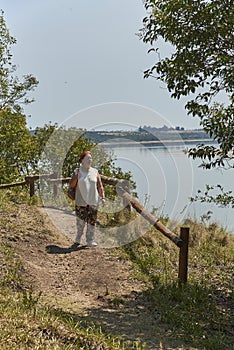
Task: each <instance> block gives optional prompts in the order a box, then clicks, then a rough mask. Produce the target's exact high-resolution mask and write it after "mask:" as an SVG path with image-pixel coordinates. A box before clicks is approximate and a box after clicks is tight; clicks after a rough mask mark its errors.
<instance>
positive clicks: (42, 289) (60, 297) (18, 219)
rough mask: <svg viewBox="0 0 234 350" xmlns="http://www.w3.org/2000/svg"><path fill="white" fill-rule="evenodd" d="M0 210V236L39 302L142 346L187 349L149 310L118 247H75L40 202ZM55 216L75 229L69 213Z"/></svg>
mask: <svg viewBox="0 0 234 350" xmlns="http://www.w3.org/2000/svg"><path fill="white" fill-rule="evenodd" d="M0 216H1V232H0V239H1V241H7V242H8V243H9V242H10V244H11V245H12V246H13V247H14V249H15V251H16V254H17V256H18V257H20V259H21V261H22V263H23V266H24V269H23V272H22V273H23V275H24V278H25V279H26V281H27V284H28V286H29V287H30V286H32V288H33V291H35V292H36V293H42V295H41V302H42V303H46V304H47V305H50V306H51V307H54V308H59V309H62V310H64V311H65V312H69V313H71V314H72V315H76V317H77V318H78V319H80V320H82V321H87V322H88V323H89V322H94V324H95V325H100V326H101V328H102V330H103V331H104V332H107V333H111V334H113V335H116V336H122V337H124V338H125V339H127V340H137V339H139V340H140V341H141V342H142V344H143V343H146V349H150V350H153V349H177V350H178V349H186V347H184V346H183V345H182V344H178V343H176V342H175V341H173V339H171V337H170V334H169V332H170V331H169V330H168V329H167V328H166V326H164V325H163V324H161V323H160V320H159V319H156V318H154V316H153V315H152V314H151V312H150V303H149V301H147V300H146V299H145V298H144V297H143V291H144V289H145V285H144V284H143V283H141V282H140V281H138V280H136V279H134V278H133V273H132V266H131V262H130V261H128V260H124V259H123V258H121V254H120V251H119V250H118V249H101V248H84V247H83V246H82V247H81V248H80V249H78V250H76V251H74V250H73V249H72V248H71V244H72V243H73V242H72V240H71V239H70V238H69V237H67V236H64V235H62V234H61V232H59V231H58V230H57V229H56V228H55V226H54V225H53V224H52V223H51V221H50V219H49V217H48V215H47V214H46V213H45V212H44V210H43V208H37V207H35V206H28V205H26V204H15V205H14V208H13V210H11V212H10V213H9V212H8V213H4V212H1V215H0ZM57 220H62V221H63V225H66V223H67V226H68V227H71V228H70V230H71V234H72V233H74V232H72V230H73V227H72V226H71V225H70V215H69V214H67V216H66V215H65V214H63V215H60V216H58V218H57Z"/></svg>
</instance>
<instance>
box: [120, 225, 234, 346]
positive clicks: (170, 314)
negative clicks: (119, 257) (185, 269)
mask: <svg viewBox="0 0 234 350" xmlns="http://www.w3.org/2000/svg"><path fill="white" fill-rule="evenodd" d="M186 224H187V225H188V224H190V247H189V280H188V283H187V284H186V285H182V286H179V285H178V280H177V279H178V257H179V250H178V248H177V247H176V246H175V245H174V244H173V243H171V242H170V241H168V240H167V239H166V238H164V237H162V236H160V233H158V232H157V231H156V230H154V229H152V230H151V231H149V232H148V233H147V234H146V235H145V236H143V237H142V238H141V239H139V240H137V241H136V242H134V243H132V244H130V245H128V246H126V247H124V248H123V249H124V254H126V255H127V256H128V257H129V258H130V259H131V260H132V261H133V263H134V271H133V273H134V276H135V277H137V278H139V279H140V280H144V281H145V283H146V285H147V289H146V291H145V297H146V298H148V300H150V303H151V311H152V313H153V314H154V317H155V319H158V320H159V322H161V323H162V325H164V326H165V327H166V328H167V329H168V334H170V336H172V337H174V338H175V339H180V340H182V341H184V342H186V343H187V344H190V346H192V347H193V348H196V349H209V350H224V349H227V350H230V349H232V345H230V344H232V343H233V335H234V334H233V329H232V324H233V323H232V322H233V304H234V299H233V297H234V294H233V282H234V281H233V271H234V237H233V236H232V235H230V234H229V233H227V232H226V231H225V230H224V229H223V228H221V227H219V226H218V225H214V224H212V225H211V226H210V225H208V226H206V225H204V224H199V223H197V222H192V221H190V222H186Z"/></svg>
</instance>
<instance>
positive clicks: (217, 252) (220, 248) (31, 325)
mask: <svg viewBox="0 0 234 350" xmlns="http://www.w3.org/2000/svg"><path fill="white" fill-rule="evenodd" d="M12 200H13V201H12ZM19 201H20V202H21V203H23V204H20V205H24V206H28V204H25V199H24V197H23V195H22V197H21V198H20V199H19V198H18V202H19ZM30 201H31V200H30ZM29 204H33V203H31V202H30V203H29ZM20 205H18V206H16V203H15V201H14V196H11V201H8V200H7V194H6V193H5V192H4V193H3V194H2V195H1V193H0V229H1V233H2V235H0V323H1V332H0V349H6V350H8V349H67V350H68V349H110V350H111V349H113V350H117V349H126V350H129V349H136V350H140V349H141V350H143V349H144V345H140V343H139V342H138V341H135V342H132V343H131V344H130V343H126V342H125V341H124V340H123V339H122V338H121V337H114V336H112V335H109V334H105V333H103V331H102V329H101V328H100V327H97V326H95V325H94V324H87V323H84V321H82V322H81V321H80V320H79V318H78V317H77V315H73V314H71V313H68V312H64V311H63V310H58V309H55V308H52V307H50V306H49V305H47V306H46V305H42V304H41V303H40V294H35V293H34V291H33V290H32V289H30V288H28V286H26V285H25V282H24V281H23V279H22V277H21V275H22V274H21V271H22V269H23V268H24V267H23V266H22V263H21V261H20V260H19V259H18V258H17V257H16V255H15V252H14V250H13V249H12V248H11V245H10V242H11V240H13V239H14V238H15V237H16V236H17V235H18V236H20V237H21V236H22V237H23V236H24V235H25V234H27V232H25V230H24V227H22V226H18V225H17V224H14V221H13V220H9V218H11V217H14V216H16V215H18V212H17V210H20ZM30 208H33V207H28V215H29V216H30V215H31V213H32V212H33V209H30ZM16 209H17V210H16ZM26 219H27V218H26ZM28 220H30V218H29V219H28ZM38 220H40V218H38ZM15 221H16V220H15ZM162 221H163V223H164V224H165V225H167V218H164V219H163V220H162ZM41 224H42V222H40V226H41ZM184 225H186V226H189V228H190V243H189V279H188V283H187V284H186V285H182V286H178V283H177V282H178V281H177V278H178V276H177V273H178V254H179V250H178V248H177V247H176V246H175V245H174V244H173V243H172V242H170V241H169V240H167V239H166V238H165V237H163V236H162V235H161V234H160V233H159V232H157V231H156V230H154V229H151V230H150V231H148V232H147V233H146V234H145V235H144V236H142V237H141V238H140V239H138V240H137V241H135V242H133V243H131V244H128V245H126V246H124V247H121V248H118V249H116V254H118V255H119V256H120V257H122V258H123V259H128V260H129V259H130V260H131V261H132V266H133V267H132V274H133V276H134V277H135V278H138V279H139V280H141V281H143V282H144V283H145V291H144V293H143V297H144V298H145V299H146V300H147V301H148V302H149V305H150V310H151V314H152V315H153V316H154V318H155V319H156V320H157V321H158V325H159V327H161V328H162V329H163V330H165V337H166V338H168V339H177V340H180V341H181V342H180V344H181V343H184V344H187V345H186V349H199V350H203V349H206V350H233V349H234V347H233V345H232V344H233V337H234V333H233V319H232V318H233V311H234V310H233V305H234V300H233V299H234V293H233V284H234V283H233V282H234V281H233V270H234V236H233V235H230V234H229V233H227V232H226V231H225V230H224V229H223V228H222V227H220V226H218V225H217V224H215V223H213V224H208V223H200V222H197V221H194V220H191V219H187V220H186V221H185V222H184ZM29 227H30V225H29ZM34 231H35V227H34ZM34 231H32V232H31V234H37V232H36V231H35V233H34ZM178 233H179V227H178V228H177V234H178ZM45 234H46V232H45ZM1 237H4V239H3V238H1ZM108 288H109V286H108ZM106 293H109V291H108V289H107V290H106ZM113 302H115V303H116V306H118V304H119V303H121V300H120V299H118V298H117V297H116V299H115V300H114V301H113ZM155 332H157V329H156V330H155ZM178 349H179V348H178Z"/></svg>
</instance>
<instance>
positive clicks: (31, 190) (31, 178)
mask: <svg viewBox="0 0 234 350" xmlns="http://www.w3.org/2000/svg"><path fill="white" fill-rule="evenodd" d="M25 180H26V182H27V184H29V193H30V197H32V196H34V194H35V189H34V180H35V179H34V176H25Z"/></svg>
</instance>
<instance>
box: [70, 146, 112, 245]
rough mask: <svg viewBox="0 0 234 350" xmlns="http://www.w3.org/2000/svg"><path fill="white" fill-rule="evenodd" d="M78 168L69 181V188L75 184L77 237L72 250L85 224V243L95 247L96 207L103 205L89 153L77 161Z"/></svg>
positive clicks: (97, 177) (77, 243) (101, 188)
mask: <svg viewBox="0 0 234 350" xmlns="http://www.w3.org/2000/svg"><path fill="white" fill-rule="evenodd" d="M79 163H80V167H79V168H77V169H75V171H74V173H73V176H72V178H71V181H70V186H71V187H75V186H76V184H77V186H76V196H75V204H76V226H77V235H76V239H75V243H74V244H73V245H72V247H73V248H75V249H76V248H77V247H78V246H79V244H80V243H81V237H82V235H83V233H84V228H85V224H86V225H87V230H86V242H87V245H88V246H90V247H96V246H97V243H95V242H94V234H95V226H96V221H97V212H98V205H99V202H100V198H101V202H102V204H103V205H104V204H105V193H104V189H103V185H102V181H101V176H100V174H99V173H98V170H97V169H95V168H93V167H92V166H91V165H92V155H91V153H90V151H84V152H83V153H81V155H80V159H79Z"/></svg>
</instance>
